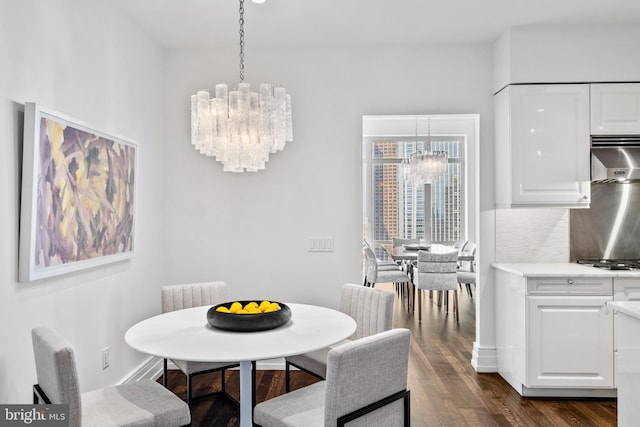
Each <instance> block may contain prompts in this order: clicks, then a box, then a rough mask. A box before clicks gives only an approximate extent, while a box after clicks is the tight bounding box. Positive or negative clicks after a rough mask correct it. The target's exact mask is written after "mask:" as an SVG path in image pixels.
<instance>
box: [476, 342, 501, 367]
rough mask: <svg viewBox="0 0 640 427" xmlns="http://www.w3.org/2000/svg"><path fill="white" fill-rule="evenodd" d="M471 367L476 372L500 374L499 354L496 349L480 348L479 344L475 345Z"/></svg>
mask: <svg viewBox="0 0 640 427" xmlns="http://www.w3.org/2000/svg"><path fill="white" fill-rule="evenodd" d="M471 366H472V367H473V369H475V371H476V372H480V373H494V372H498V352H497V350H496V348H495V347H484V348H482V347H480V346H478V343H477V342H474V343H473V352H472V354H471Z"/></svg>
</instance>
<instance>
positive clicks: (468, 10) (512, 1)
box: [106, 0, 640, 48]
mask: <svg viewBox="0 0 640 427" xmlns="http://www.w3.org/2000/svg"><path fill="white" fill-rule="evenodd" d="M106 1H114V2H115V3H116V4H117V5H118V6H119V7H120V8H121V9H122V10H123V11H124V12H125V13H126V14H127V15H129V16H130V17H131V19H132V20H133V21H134V22H135V23H136V24H137V25H138V26H140V27H141V28H143V29H144V30H145V31H146V32H147V33H148V34H150V35H151V37H152V38H154V39H155V40H157V41H158V42H159V43H160V44H161V45H162V46H165V47H169V48H174V47H179V48H188V47H204V46H212V45H229V44H234V43H236V44H237V43H238V38H239V35H238V30H239V26H238V18H239V12H238V8H239V1H238V0H106ZM528 24H536V25H541V24H552V25H557V24H634V25H640V0H315V1H312V0H266V3H264V4H255V3H253V2H252V1H251V0H246V3H245V38H246V44H247V46H251V45H256V46H287V45H289V46H290V45H340V44H342V45H347V44H350V45H353V44H356V45H362V44H377V45H379V44H423V43H490V42H493V41H494V40H495V39H496V38H497V37H498V36H499V35H500V34H502V33H503V32H504V31H505V30H506V29H507V28H509V27H510V26H517V25H528Z"/></svg>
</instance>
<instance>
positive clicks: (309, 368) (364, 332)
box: [285, 283, 394, 392]
mask: <svg viewBox="0 0 640 427" xmlns="http://www.w3.org/2000/svg"><path fill="white" fill-rule="evenodd" d="M393 298H394V296H393V294H392V293H390V292H385V291H380V290H378V289H373V288H368V287H365V286H359V285H354V284H351V283H346V284H344V285H343V286H342V291H341V293H340V311H341V312H343V313H345V314H348V315H349V316H351V317H352V318H353V320H355V321H356V325H357V326H356V332H355V333H354V334H353V336H352V337H351V339H358V338H362V337H366V336H368V335H373V334H376V333H378V332H382V331H387V330H389V329H391V323H392V320H393ZM329 350H330V348H328V347H326V348H323V349H320V350H316V351H313V352H310V353H305V354H299V355H295V356H288V357H286V358H285V388H286V391H287V392H289V391H290V389H291V385H290V382H291V381H290V375H291V374H290V371H291V366H295V367H296V368H298V369H300V370H302V371H304V372H307V373H309V374H311V375H313V376H315V377H317V378H320V379H324V378H325V377H326V371H327V354H328V353H329Z"/></svg>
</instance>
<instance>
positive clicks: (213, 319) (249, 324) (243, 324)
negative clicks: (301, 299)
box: [207, 300, 291, 332]
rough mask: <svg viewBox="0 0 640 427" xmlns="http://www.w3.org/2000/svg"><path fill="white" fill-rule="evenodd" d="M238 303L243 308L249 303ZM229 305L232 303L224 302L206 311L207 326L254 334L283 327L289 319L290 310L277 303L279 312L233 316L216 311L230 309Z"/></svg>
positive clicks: (232, 314)
mask: <svg viewBox="0 0 640 427" xmlns="http://www.w3.org/2000/svg"><path fill="white" fill-rule="evenodd" d="M254 301H256V302H257V303H258V304H259V303H260V301H257V300H254ZM238 302H239V303H240V304H242V305H243V306H244V305H246V304H248V303H250V302H251V301H249V300H247V301H238ZM271 302H277V301H271ZM231 304H233V302H225V303H222V304H218V305H214V306H213V307H211V308H210V309H209V311H207V321H208V322H209V324H210V325H211V326H213V327H214V328H218V329H225V330H227V331H236V332H256V331H266V330H268V329H274V328H277V327H279V326H282V325H284V324H285V323H287V322H288V321H289V319H291V309H290V308H289V306H288V305H286V304H283V303H281V302H278V304H279V305H280V310H278V311H271V312H269V313H256V314H235V313H222V312H220V311H216V309H217V308H218V307H221V306H224V307H226V308H229V307H231Z"/></svg>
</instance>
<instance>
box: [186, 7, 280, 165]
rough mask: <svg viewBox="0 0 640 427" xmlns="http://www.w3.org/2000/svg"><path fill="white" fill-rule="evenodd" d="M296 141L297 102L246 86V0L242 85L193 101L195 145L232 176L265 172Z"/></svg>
mask: <svg viewBox="0 0 640 427" xmlns="http://www.w3.org/2000/svg"><path fill="white" fill-rule="evenodd" d="M291 141H293V127H292V121H291V96H290V95H288V94H287V93H286V91H285V89H284V88H282V87H276V88H274V89H272V88H271V85H270V84H268V83H262V84H261V85H260V88H259V91H258V92H252V91H251V85H250V84H249V83H244V0H240V83H239V84H238V89H237V90H231V91H229V89H228V87H227V85H226V84H224V83H220V84H217V85H216V88H215V93H214V97H211V94H210V93H209V91H208V90H201V91H198V92H197V93H196V94H195V95H192V96H191V143H192V144H193V145H194V147H195V148H196V150H198V151H199V152H200V153H201V154H204V155H206V156H215V157H216V160H218V161H219V162H221V163H222V165H223V170H224V171H226V172H244V171H247V172H256V171H258V170H261V169H264V168H265V164H266V162H267V161H268V160H269V154H270V153H275V152H277V151H281V150H282V149H283V148H284V146H285V144H286V143H287V142H291Z"/></svg>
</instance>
